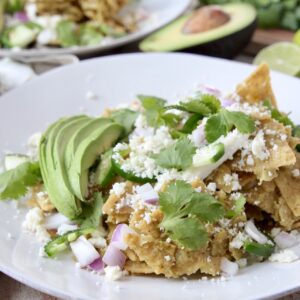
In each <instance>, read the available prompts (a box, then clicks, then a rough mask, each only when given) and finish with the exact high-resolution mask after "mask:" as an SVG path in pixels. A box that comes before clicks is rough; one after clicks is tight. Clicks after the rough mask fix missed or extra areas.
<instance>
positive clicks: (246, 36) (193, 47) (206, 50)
mask: <svg viewBox="0 0 300 300" xmlns="http://www.w3.org/2000/svg"><path fill="white" fill-rule="evenodd" d="M214 7H215V8H216V6H214ZM217 8H218V9H219V10H221V11H223V12H224V14H226V15H227V16H228V17H229V18H228V21H227V22H226V23H225V24H223V25H220V26H219V27H216V28H213V29H209V30H207V31H203V32H199V33H185V30H184V28H185V26H186V24H187V22H188V21H189V20H190V19H191V18H192V17H193V13H189V14H187V15H185V16H182V17H180V18H179V19H177V20H175V21H174V22H172V23H171V24H169V25H167V26H166V27H164V28H163V29H161V30H159V31H157V32H155V33H154V34H152V35H150V36H149V37H148V38H146V39H145V40H143V41H142V42H141V43H140V45H139V47H140V49H141V50H142V51H144V52H167V51H180V50H183V49H188V50H189V51H191V52H198V53H201V54H206V55H211V56H218V57H224V58H231V57H233V56H235V55H237V54H238V53H239V52H240V51H241V50H242V49H243V48H244V47H245V46H246V45H247V44H248V42H249V41H250V39H251V37H252V34H253V32H254V30H255V28H256V23H257V22H256V11H255V8H254V7H253V6H251V5H250V4H247V3H231V4H225V5H220V6H218V7H217Z"/></svg>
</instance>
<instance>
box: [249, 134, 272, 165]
mask: <svg viewBox="0 0 300 300" xmlns="http://www.w3.org/2000/svg"><path fill="white" fill-rule="evenodd" d="M251 150H252V152H253V154H254V156H255V157H257V158H259V159H260V160H266V159H267V158H269V156H270V152H269V151H268V149H267V148H266V142H265V138H264V132H263V131H262V130H259V131H258V133H257V135H256V136H255V138H254V140H253V141H252V143H251Z"/></svg>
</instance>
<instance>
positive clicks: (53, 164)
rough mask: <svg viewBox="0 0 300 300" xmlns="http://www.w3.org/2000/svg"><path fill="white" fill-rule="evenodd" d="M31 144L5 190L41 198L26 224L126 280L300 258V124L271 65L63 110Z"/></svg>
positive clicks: (48, 251) (47, 251)
mask: <svg viewBox="0 0 300 300" xmlns="http://www.w3.org/2000/svg"><path fill="white" fill-rule="evenodd" d="M29 145H30V148H29V149H30V153H28V154H27V155H21V154H9V155H6V156H5V157H4V166H5V171H4V172H3V173H2V174H0V199H1V200H6V199H20V198H22V200H20V201H21V202H22V203H24V204H26V205H28V206H29V207H30V210H29V211H28V212H27V215H26V217H25V220H24V222H23V229H24V230H25V231H28V232H31V233H33V234H35V236H36V238H37V239H38V240H39V241H40V242H41V250H42V251H41V253H42V255H44V256H46V257H48V258H49V259H51V258H53V257H56V256H57V255H59V254H60V253H61V252H63V251H69V252H72V254H73V257H74V260H75V261H76V264H77V266H78V267H80V268H85V269H88V270H93V271H95V272H99V273H101V272H103V271H104V272H105V273H106V276H107V277H108V278H109V279H111V280H116V279H119V278H121V277H122V276H123V275H125V274H127V273H129V274H152V275H154V274H155V275H163V276H165V277H168V278H178V277H182V276H188V275H192V274H198V275H202V276H203V275H205V276H207V275H209V276H219V275H225V276H232V275H235V274H236V273H237V272H238V271H239V269H240V268H243V267H245V266H246V265H250V264H254V263H258V262H261V261H264V260H267V259H268V260H270V261H272V262H293V261H295V260H297V259H299V258H300V234H299V231H298V230H299V228H300V189H299V183H300V153H299V152H300V128H299V126H296V125H295V124H294V123H293V121H292V120H291V119H290V118H289V116H288V115H287V114H285V113H282V112H280V110H279V109H278V107H277V102H276V99H275V96H274V93H273V91H272V88H271V81H270V77H269V69H268V67H267V65H264V64H262V65H260V66H259V67H258V68H257V70H256V71H255V72H254V73H253V74H251V75H250V77H248V78H247V79H246V80H245V81H244V82H242V83H241V84H239V85H237V88H236V90H235V91H234V92H233V93H230V94H224V93H222V92H221V91H220V90H218V89H216V88H213V87H211V86H207V85H201V86H200V87H199V88H198V89H197V90H196V91H195V92H194V93H193V94H190V95H189V96H187V97H186V98H184V99H181V101H178V102H175V103H174V101H173V102H171V103H168V102H167V101H166V100H164V99H162V98H158V97H156V96H146V95H139V96H138V97H137V100H135V101H134V102H133V103H131V104H130V105H127V106H126V107H124V106H123V107H122V108H108V109H106V110H105V111H104V112H103V113H102V115H101V116H98V117H90V116H87V115H77V116H68V117H63V118H61V119H59V120H57V121H56V122H54V123H53V124H51V125H50V126H49V127H48V128H47V129H46V131H45V132H43V133H42V134H35V135H34V136H32V137H31V138H30V140H29ZM24 197H25V198H24ZM70 255H71V253H70Z"/></svg>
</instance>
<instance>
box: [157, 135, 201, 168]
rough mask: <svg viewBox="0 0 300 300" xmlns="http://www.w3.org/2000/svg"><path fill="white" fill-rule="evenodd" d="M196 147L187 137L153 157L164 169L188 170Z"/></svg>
mask: <svg viewBox="0 0 300 300" xmlns="http://www.w3.org/2000/svg"><path fill="white" fill-rule="evenodd" d="M195 152H196V147H195V146H194V145H193V143H192V142H191V141H190V140H189V139H188V138H186V137H183V138H180V139H179V140H178V141H176V142H175V144H173V145H171V146H169V147H167V148H165V149H163V150H161V151H160V152H159V153H158V154H155V155H153V158H154V159H155V162H156V163H157V165H159V166H160V167H163V168H167V169H171V168H175V169H177V170H185V169H187V168H188V167H189V166H190V165H191V164H192V162H193V155H194V154H195Z"/></svg>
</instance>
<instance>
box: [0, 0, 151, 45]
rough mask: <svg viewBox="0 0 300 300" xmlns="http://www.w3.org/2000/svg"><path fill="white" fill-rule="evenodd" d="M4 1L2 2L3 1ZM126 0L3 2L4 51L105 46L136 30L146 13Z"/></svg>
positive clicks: (2, 40)
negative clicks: (7, 49)
mask: <svg viewBox="0 0 300 300" xmlns="http://www.w3.org/2000/svg"><path fill="white" fill-rule="evenodd" d="M4 2H5V1H4ZM130 2H132V1H127V0H85V1H81V0H68V1H60V0H53V1H50V0H27V1H26V0H18V1H16V0H6V2H5V3H6V4H5V7H4V9H5V10H4V14H1V16H3V18H4V20H3V18H2V21H3V26H2V29H1V32H0V33H1V39H0V44H1V46H2V47H3V48H28V47H29V48H30V47H38V48H40V47H45V46H47V47H72V46H93V45H98V44H105V43H107V42H109V41H110V40H112V39H115V38H119V37H122V36H125V35H126V34H129V33H132V32H134V31H136V30H137V29H138V28H139V26H140V24H141V22H142V21H143V20H145V19H146V18H147V12H146V11H145V10H143V9H142V8H141V7H140V6H138V5H136V4H134V3H130Z"/></svg>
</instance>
